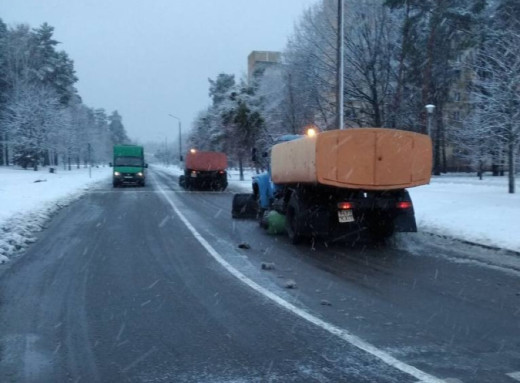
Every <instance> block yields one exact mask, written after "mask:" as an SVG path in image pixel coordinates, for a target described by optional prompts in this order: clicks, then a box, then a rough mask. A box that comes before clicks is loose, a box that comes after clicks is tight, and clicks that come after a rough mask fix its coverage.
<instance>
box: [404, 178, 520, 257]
mask: <svg viewBox="0 0 520 383" xmlns="http://www.w3.org/2000/svg"><path fill="white" fill-rule="evenodd" d="M517 184H518V183H517ZM517 188H518V187H517ZM409 191H410V194H411V196H412V200H413V202H414V206H415V216H416V219H417V224H418V226H419V229H420V230H422V231H428V232H431V233H435V234H440V235H447V236H450V237H454V238H458V239H462V240H466V241H470V242H475V243H480V244H483V245H489V246H495V247H499V248H504V249H508V250H513V251H518V252H520V195H518V194H509V193H507V177H487V178H485V179H483V180H482V181H481V180H479V179H478V178H477V177H475V176H473V177H470V176H440V177H434V178H433V179H432V183H431V184H430V185H426V186H421V187H417V188H412V189H410V190H409Z"/></svg>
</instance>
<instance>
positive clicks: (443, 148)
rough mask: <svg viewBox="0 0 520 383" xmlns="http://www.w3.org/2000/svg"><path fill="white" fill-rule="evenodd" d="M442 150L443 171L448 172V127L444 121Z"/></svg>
mask: <svg viewBox="0 0 520 383" xmlns="http://www.w3.org/2000/svg"><path fill="white" fill-rule="evenodd" d="M441 152H442V172H443V173H446V172H447V169H448V160H447V158H446V127H445V126H444V121H443V122H442V126H441Z"/></svg>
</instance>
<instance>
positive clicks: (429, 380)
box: [154, 177, 443, 383]
mask: <svg viewBox="0 0 520 383" xmlns="http://www.w3.org/2000/svg"><path fill="white" fill-rule="evenodd" d="M154 178H155V177H154ZM156 185H157V188H158V189H159V191H160V192H161V193H162V195H163V196H164V198H165V199H166V201H167V202H168V203H169V204H170V206H171V207H172V209H173V210H174V211H175V213H176V214H177V215H178V216H179V218H180V219H181V221H182V222H183V223H184V225H186V227H187V228H188V229H189V230H190V231H191V233H192V234H193V236H194V237H195V238H196V239H197V240H198V241H199V243H200V244H201V245H202V246H203V247H204V248H205V249H206V251H207V252H208V253H209V254H210V255H211V256H212V257H213V258H214V259H215V260H216V261H217V262H218V263H220V264H221V265H222V266H223V267H224V268H225V269H226V270H227V271H228V272H229V273H231V274H232V275H233V276H235V277H236V278H237V279H239V280H240V281H242V282H243V283H245V284H246V285H248V286H249V287H251V288H252V289H253V290H255V291H257V292H258V293H260V294H262V295H263V296H264V297H266V298H268V299H270V300H271V301H273V302H275V303H277V304H278V305H280V306H281V307H283V308H284V309H286V310H288V311H290V312H292V313H293V314H295V315H297V316H299V317H300V318H302V319H305V320H306V321H308V322H310V323H312V324H314V325H316V326H318V327H320V328H322V329H323V330H325V331H328V332H329V333H331V334H333V335H336V336H337V337H339V338H340V339H342V340H344V341H346V342H347V343H349V344H351V345H352V346H354V347H357V348H359V349H360V350H363V351H365V352H367V353H369V354H370V355H372V356H374V357H376V358H378V359H380V360H381V361H383V362H384V363H386V364H388V365H389V366H392V367H394V368H396V369H397V370H399V371H402V372H404V373H406V374H408V375H411V376H413V377H414V378H417V379H419V380H420V381H421V383H443V380H442V379H439V378H437V377H435V376H433V375H430V374H428V373H426V372H424V371H422V370H419V369H418V368H416V367H414V366H411V365H409V364H406V363H404V362H402V361H400V360H398V359H396V358H394V357H393V356H392V355H390V354H389V353H387V352H385V351H383V350H381V349H379V348H377V347H376V346H374V345H372V344H370V343H368V342H366V341H364V340H363V339H361V338H359V337H358V336H356V335H354V334H351V333H350V332H349V331H347V330H345V329H343V328H340V327H338V326H335V325H333V324H331V323H328V322H325V321H324V320H322V319H320V318H318V317H316V316H314V315H312V314H310V313H308V312H307V311H305V310H303V309H301V308H299V307H297V306H295V305H293V304H292V303H289V302H287V301H286V300H284V299H282V298H280V297H279V296H278V295H276V294H274V293H273V292H271V291H269V290H267V289H266V288H264V287H262V286H260V285H259V284H258V283H256V282H254V281H253V280H251V279H249V278H248V277H246V276H245V275H244V274H242V273H241V272H240V271H238V270H237V269H235V268H234V267H233V266H232V265H231V264H230V263H228V262H227V261H226V260H225V259H224V258H222V256H221V255H220V254H218V253H217V251H216V250H215V249H214V248H213V247H212V246H211V245H210V244H209V242H208V241H206V239H205V238H204V237H203V236H202V235H201V234H200V233H199V232H198V231H197V229H195V227H193V225H192V224H191V223H190V222H189V221H188V219H187V218H186V217H185V216H184V214H182V213H181V211H180V210H179V209H178V208H177V207H176V206H175V204H174V203H173V201H172V200H171V199H170V197H169V196H168V195H167V194H166V192H165V191H164V189H163V188H162V187H161V186H160V185H159V183H156Z"/></svg>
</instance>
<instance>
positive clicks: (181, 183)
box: [179, 176, 186, 188]
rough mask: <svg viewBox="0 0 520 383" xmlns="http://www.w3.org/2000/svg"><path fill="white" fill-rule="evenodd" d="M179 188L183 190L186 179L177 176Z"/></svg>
mask: <svg viewBox="0 0 520 383" xmlns="http://www.w3.org/2000/svg"><path fill="white" fill-rule="evenodd" d="M179 186H180V187H181V188H185V187H186V178H185V177H184V176H179Z"/></svg>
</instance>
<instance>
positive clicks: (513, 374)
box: [506, 371, 520, 382]
mask: <svg viewBox="0 0 520 383" xmlns="http://www.w3.org/2000/svg"><path fill="white" fill-rule="evenodd" d="M506 375H507V376H509V377H510V378H511V379H514V380H516V381H518V382H520V371H516V372H510V373H509V374H506Z"/></svg>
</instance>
